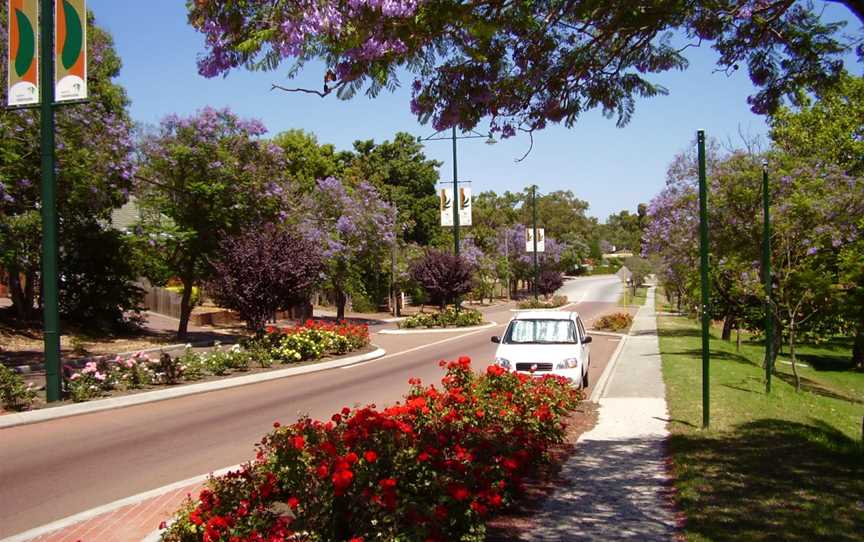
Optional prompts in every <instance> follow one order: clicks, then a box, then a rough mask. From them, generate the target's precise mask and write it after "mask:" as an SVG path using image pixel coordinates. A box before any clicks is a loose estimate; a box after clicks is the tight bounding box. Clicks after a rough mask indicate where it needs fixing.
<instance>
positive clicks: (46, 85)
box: [10, 0, 62, 402]
mask: <svg viewBox="0 0 864 542" xmlns="http://www.w3.org/2000/svg"><path fill="white" fill-rule="evenodd" d="M54 1H55V0H41V3H40V10H39V31H40V46H39V55H40V57H41V60H40V64H41V66H40V68H41V70H40V72H39V94H40V100H41V102H40V104H39V110H40V123H41V132H42V148H41V152H42V284H41V287H42V310H43V318H44V325H45V328H44V334H43V336H44V347H45V393H46V398H47V399H48V402H54V401H59V400H60V388H61V382H62V374H61V373H60V309H59V299H58V293H57V202H56V192H57V186H56V185H57V183H56V179H55V175H54ZM10 16H11V14H10Z"/></svg>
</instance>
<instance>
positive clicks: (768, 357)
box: [762, 161, 774, 393]
mask: <svg viewBox="0 0 864 542" xmlns="http://www.w3.org/2000/svg"><path fill="white" fill-rule="evenodd" d="M769 197H770V196H769V194H768V162H767V161H765V162H762V221H763V224H762V273H763V275H764V276H763V279H764V281H765V393H771V373H772V371H773V367H772V365H773V363H772V362H773V361H774V315H773V314H772V312H771V311H772V308H771V222H770V217H769V206H770V205H771V202H770V200H769Z"/></svg>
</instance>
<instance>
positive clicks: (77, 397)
mask: <svg viewBox="0 0 864 542" xmlns="http://www.w3.org/2000/svg"><path fill="white" fill-rule="evenodd" d="M111 389H114V378H112V374H111V369H110V367H108V365H107V363H105V362H104V361H99V362H96V361H88V362H87V364H86V365H85V366H84V368H83V369H81V370H80V371H76V372H74V373H72V376H70V377H69V381H68V390H69V395H70V397H71V398H72V400H73V401H75V402H76V403H80V402H82V401H89V400H90V399H95V398H96V397H101V396H102V395H104V394H105V392H106V391H109V390H111Z"/></svg>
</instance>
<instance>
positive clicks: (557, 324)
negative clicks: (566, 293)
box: [504, 319, 578, 344]
mask: <svg viewBox="0 0 864 542" xmlns="http://www.w3.org/2000/svg"><path fill="white" fill-rule="evenodd" d="M504 342H505V343H508V344H576V343H577V342H578V340H577V339H576V326H574V325H573V322H571V321H570V320H539V319H538V320H513V322H511V323H510V327H509V328H507V334H506V335H505V336H504Z"/></svg>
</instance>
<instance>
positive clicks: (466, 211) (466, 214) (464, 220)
mask: <svg viewBox="0 0 864 542" xmlns="http://www.w3.org/2000/svg"><path fill="white" fill-rule="evenodd" d="M459 225H460V226H470V225H471V188H470V187H464V188H459Z"/></svg>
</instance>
